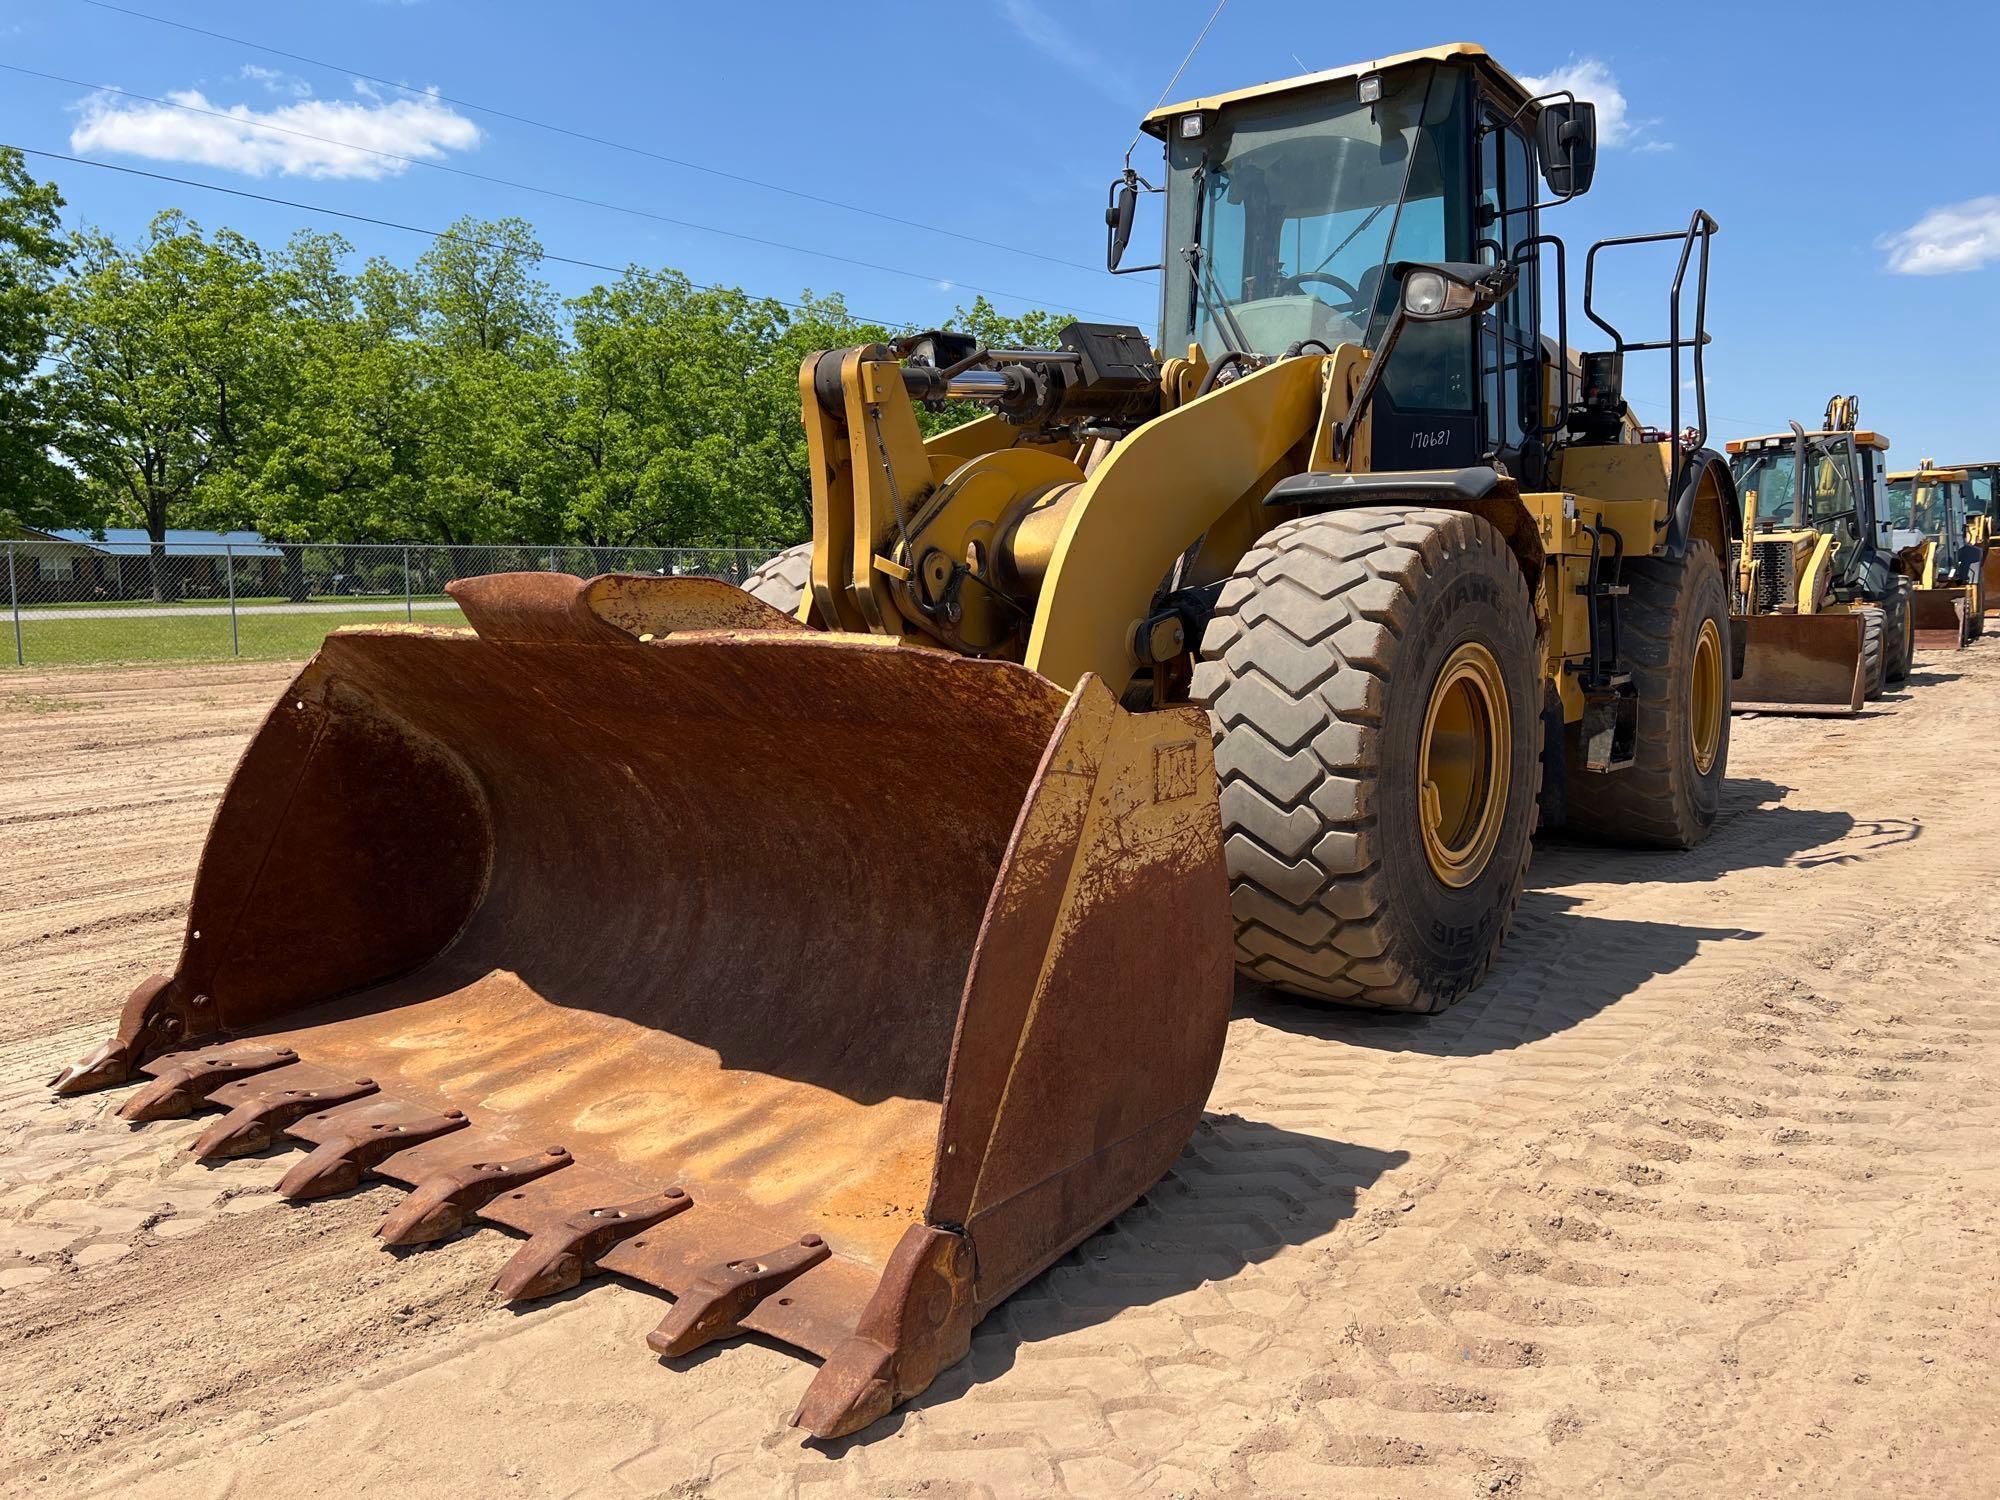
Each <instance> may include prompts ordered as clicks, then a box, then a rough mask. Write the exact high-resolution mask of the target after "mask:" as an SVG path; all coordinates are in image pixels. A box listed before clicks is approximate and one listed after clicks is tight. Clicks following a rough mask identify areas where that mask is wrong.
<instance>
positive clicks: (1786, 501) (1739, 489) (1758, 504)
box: [1731, 448, 1799, 531]
mask: <svg viewBox="0 0 2000 1500" xmlns="http://www.w3.org/2000/svg"><path fill="white" fill-rule="evenodd" d="M1731 467H1732V468H1734V469H1735V471H1736V493H1737V494H1739V495H1741V496H1742V497H1743V513H1744V514H1745V515H1746V516H1749V517H1750V518H1751V525H1752V526H1754V527H1755V528H1756V529H1757V530H1759V531H1773V530H1776V529H1777V528H1779V527H1783V526H1790V525H1792V524H1793V519H1792V516H1793V512H1792V506H1793V504H1794V503H1795V501H1796V500H1797V498H1798V495H1797V485H1798V472H1799V464H1798V458H1797V455H1795V454H1794V453H1793V451H1792V450H1791V449H1790V448H1780V449H1773V450H1772V451H1770V452H1766V453H1749V454H1744V455H1742V456H1741V457H1739V458H1738V459H1737V460H1736V461H1735V463H1734V464H1733V465H1731Z"/></svg>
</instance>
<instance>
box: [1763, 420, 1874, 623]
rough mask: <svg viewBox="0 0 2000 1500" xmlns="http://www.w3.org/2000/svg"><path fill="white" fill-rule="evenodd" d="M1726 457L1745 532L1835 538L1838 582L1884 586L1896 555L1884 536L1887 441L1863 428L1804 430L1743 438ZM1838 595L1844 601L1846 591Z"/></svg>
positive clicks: (1870, 586) (1837, 587) (1872, 586)
mask: <svg viewBox="0 0 2000 1500" xmlns="http://www.w3.org/2000/svg"><path fill="white" fill-rule="evenodd" d="M1728 451H1729V471H1730V477H1731V478H1733V479H1734V480H1735V481H1736V493H1737V494H1738V495H1739V496H1741V497H1742V501H1743V523H1744V529H1745V530H1746V531H1748V532H1751V533H1753V534H1754V533H1764V534H1766V535H1769V534H1771V533H1776V532H1813V533H1816V534H1819V535H1823V536H1831V537H1832V538H1833V542H1834V554H1833V573H1834V576H1835V577H1836V578H1837V579H1850V578H1859V579H1860V580H1861V582H1862V583H1863V584H1865V585H1866V586H1867V588H1868V589H1871V590H1876V589H1879V587H1881V586H1885V585H1884V583H1883V580H1884V579H1885V578H1886V576H1887V572H1888V561H1887V558H1886V556H1884V555H1883V554H1884V553H1885V552H1886V551H1888V550H1893V549H1889V548H1887V547H1886V545H1885V541H1884V533H1883V529H1882V514H1883V506H1882V498H1881V497H1882V476H1883V470H1884V468H1885V467H1886V462H1887V461H1886V459H1885V458H1884V455H1885V454H1886V453H1887V452H1888V451H1889V440H1888V439H1887V438H1886V437H1884V436H1882V434H1881V433H1879V432H1871V431H1868V430H1867V429H1865V428H1864V429H1860V430H1856V429H1854V428H1844V429H1839V430H1833V431H1819V432H1805V431H1802V430H1798V431H1793V432H1780V433H1770V434H1766V435H1765V436H1762V437H1754V438H1740V439H1737V440H1736V441H1734V442H1731V443H1730V444H1729V445H1728ZM1802 459H1803V462H1802V461H1801V460H1802ZM1758 545H1760V546H1761V545H1762V544H1761V543H1759V544H1758ZM1783 545H1789V543H1785V544H1783ZM1834 592H1835V595H1836V597H1839V596H1841V595H1842V593H1843V588H1842V587H1841V586H1839V585H1836V587H1835V590H1834ZM1848 592H1851V590H1848ZM1870 596H1871V597H1872V594H1871V595H1870Z"/></svg>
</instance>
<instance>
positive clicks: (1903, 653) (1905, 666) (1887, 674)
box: [1882, 578, 1917, 687]
mask: <svg viewBox="0 0 2000 1500" xmlns="http://www.w3.org/2000/svg"><path fill="white" fill-rule="evenodd" d="M1890 582H1891V583H1892V584H1893V585H1894V587H1893V588H1891V589H1890V590H1889V592H1888V594H1887V595H1886V596H1885V597H1884V598H1883V600H1882V622H1883V650H1882V680H1883V681H1884V682H1886V683H1887V684H1888V685H1889V686H1891V687H1897V686H1900V685H1901V684H1902V683H1903V682H1905V681H1906V680H1908V678H1909V675H1910V665H1911V663H1913V662H1914V661H1915V660H1916V657H1917V622H1916V614H1915V612H1914V611H1913V610H1912V609H1911V608H1910V580H1909V579H1907V578H1895V579H1891V580H1890Z"/></svg>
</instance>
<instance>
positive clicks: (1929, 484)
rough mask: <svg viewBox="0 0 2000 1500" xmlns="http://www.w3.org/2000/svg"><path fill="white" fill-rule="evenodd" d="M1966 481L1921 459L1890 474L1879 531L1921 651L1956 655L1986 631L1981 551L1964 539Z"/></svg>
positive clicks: (1968, 532) (1965, 476) (1967, 529)
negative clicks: (1899, 577) (1903, 584)
mask: <svg viewBox="0 0 2000 1500" xmlns="http://www.w3.org/2000/svg"><path fill="white" fill-rule="evenodd" d="M1969 478H1970V476H1969V475H1968V474H1967V473H1966V471H1965V470H1964V469H1946V468H1940V467H1939V466H1938V465H1937V464H1936V463H1934V462H1933V461H1932V460H1930V459H1928V458H1926V459H1925V460H1924V461H1923V462H1922V464H1920V465H1919V466H1918V467H1917V468H1914V469H1904V470H1901V471H1900V472H1897V473H1894V474H1891V475H1890V476H1889V487H1888V494H1887V499H1886V511H1887V516H1886V524H1885V526H1884V532H1885V534H1886V536H1887V539H1888V546H1889V547H1890V549H1891V550H1892V551H1894V552H1895V554H1896V566H1897V568H1898V569H1899V570H1900V571H1901V572H1902V574H1903V575H1904V576H1905V577H1907V578H1908V579H1910V581H1911V583H1912V584H1913V585H1914V592H1913V593H1912V594H1911V596H1910V598H1911V607H1912V612H1913V614H1914V615H1915V618H1916V627H1917V644H1918V645H1919V646H1922V647H1925V648H1926V649H1931V650H1946V651H1950V650H1956V649H1957V648H1959V647H1961V646H1964V645H1966V644H1968V643H1969V642H1971V641H1975V640H1977V639H1978V638H1979V637H1980V636H1981V635H1983V634H1984V633H1985V630H1986V584H1985V561H1986V549H1985V546H1984V544H1983V542H1976V541H1973V540H1972V539H1971V527H1970V526H1969V524H1968V518H1967V515H1966V490H1967V481H1968V480H1969Z"/></svg>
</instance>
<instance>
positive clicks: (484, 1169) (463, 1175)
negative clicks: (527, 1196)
mask: <svg viewBox="0 0 2000 1500" xmlns="http://www.w3.org/2000/svg"><path fill="white" fill-rule="evenodd" d="M571 1160H572V1158H571V1156H570V1154H569V1152H568V1151H566V1150H564V1149H563V1148H562V1147H561V1146H551V1147H549V1148H548V1150H546V1151H537V1152H534V1153H533V1154H532V1155H529V1156H521V1157H516V1158H515V1159H514V1160H512V1161H473V1162H466V1163H464V1164H463V1165H461V1166H456V1167H447V1168H446V1169H445V1170H444V1171H442V1172H438V1173H436V1174H435V1175H433V1176H430V1177H426V1178H425V1179H424V1180H423V1181H422V1182H419V1183H418V1184H417V1185H416V1186H415V1187H414V1188H413V1189H411V1191H410V1196H409V1197H407V1198H405V1199H404V1200H403V1201H402V1203H401V1204H399V1205H398V1206H397V1207H396V1209H395V1211H394V1212H393V1213H391V1214H390V1215H389V1216H388V1217H387V1218H385V1219H384V1220H383V1221H382V1222H381V1223H380V1224H379V1225H377V1226H376V1229H375V1233H376V1234H377V1235H379V1236H380V1237H381V1239H382V1243H383V1244H384V1245H422V1244H428V1243H429V1242H431V1241H432V1240H441V1239H443V1238H444V1237H445V1236H446V1235H450V1234H455V1233H457V1232H458V1231H459V1230H460V1229H463V1228H464V1227H465V1224H466V1221H467V1220H469V1219H470V1218H471V1217H472V1216H473V1215H474V1214H476V1213H478V1212H479V1210H480V1209H482V1208H484V1207H485V1206H486V1205H487V1204H488V1203H491V1202H492V1201H493V1200H494V1199H495V1198H497V1197H499V1196H500V1195H501V1194H502V1193H504V1192H506V1191H508V1190H509V1189H510V1188H517V1187H519V1186H520V1185H521V1184H522V1183H524V1182H533V1181H534V1180H535V1179H536V1178H537V1177H546V1176H548V1174H549V1173H551V1172H555V1171H559V1170H561V1169H562V1168H564V1167H566V1166H568V1165H569V1164H570V1162H571Z"/></svg>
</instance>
